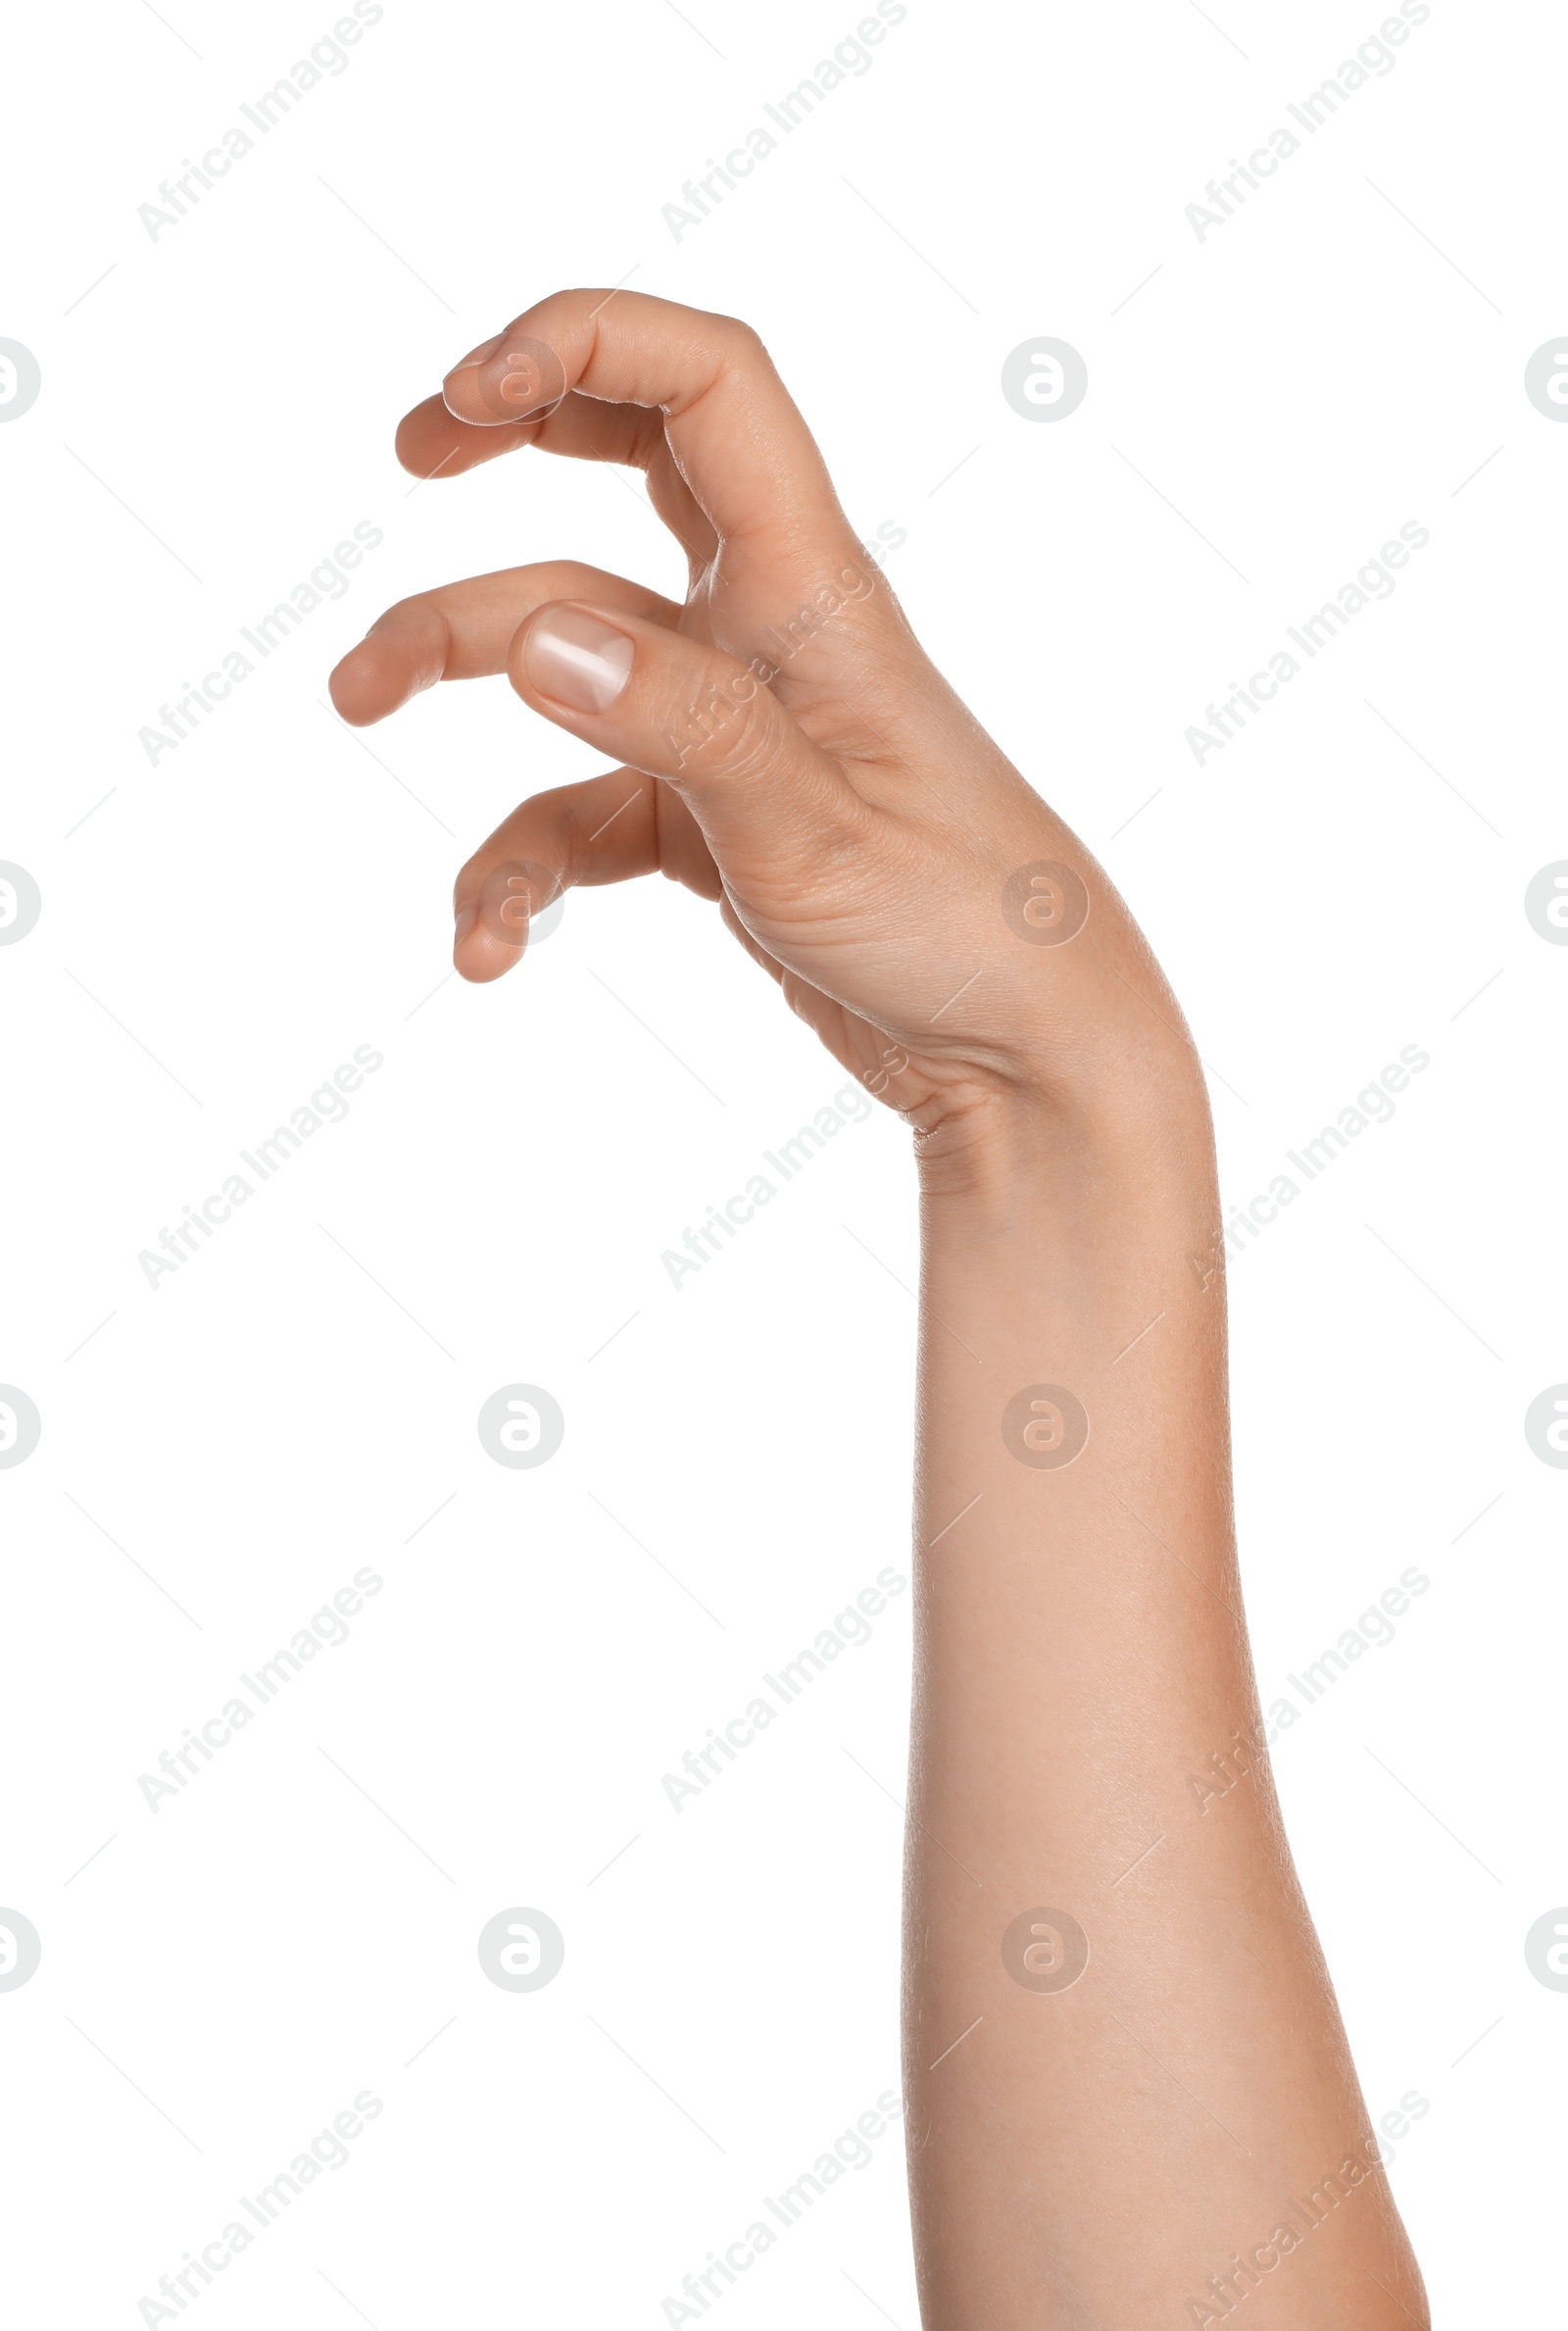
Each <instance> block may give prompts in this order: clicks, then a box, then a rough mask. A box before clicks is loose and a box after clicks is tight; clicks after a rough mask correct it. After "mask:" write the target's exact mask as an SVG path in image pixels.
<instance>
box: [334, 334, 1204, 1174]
mask: <svg viewBox="0 0 1568 2331" xmlns="http://www.w3.org/2000/svg"><path fill="white" fill-rule="evenodd" d="M397 445H398V454H399V458H400V459H401V460H402V462H403V463H404V465H405V467H406V468H408V469H409V470H411V471H414V472H416V474H417V475H420V476H426V477H433V476H436V475H440V476H443V477H449V476H455V475H456V474H457V473H458V472H459V471H464V470H467V469H471V468H473V467H474V465H475V464H476V463H479V462H484V461H489V460H491V459H492V458H493V457H494V456H496V455H497V454H502V453H510V452H514V451H516V450H518V449H520V448H521V447H523V446H529V445H532V446H537V447H539V448H541V449H542V450H543V451H545V452H547V453H560V454H565V455H568V456H571V457H573V458H575V459H578V460H584V461H610V462H620V463H625V464H628V465H630V466H633V467H635V468H638V469H641V470H643V471H645V472H646V474H647V478H648V489H649V494H650V498H651V499H652V502H653V505H654V507H655V509H656V510H657V511H658V513H659V515H660V517H661V518H662V520H663V521H664V522H665V524H666V525H667V526H668V527H669V528H670V530H671V532H672V533H673V534H674V535H675V537H676V538H677V540H678V541H679V542H680V544H681V546H682V548H683V549H684V551H685V553H686V557H687V563H688V574H689V579H688V584H687V591H686V597H685V600H684V602H683V603H681V604H677V603H676V602H674V601H673V600H669V599H664V598H662V597H660V596H659V595H658V594H657V593H655V592H653V591H650V590H647V589H645V588H644V587H643V586H642V585H641V584H638V583H634V582H631V581H629V580H627V579H626V578H625V577H624V576H621V575H616V574H608V573H605V572H602V571H600V570H596V569H593V568H588V567H578V566H571V565H563V564H552V565H541V566H532V567H517V568H513V569H511V570H508V571H506V572H504V573H499V574H489V575H482V576H477V577H475V578H473V579H472V580H469V581H466V582H460V583H453V584H449V585H447V586H446V587H445V588H443V589H440V590H435V591H429V592H425V593H421V594H420V595H419V596H418V597H417V598H413V599H406V600H403V601H402V602H400V603H399V605H397V606H396V607H393V608H391V609H390V610H389V611H388V612H387V614H385V615H384V616H382V617H381V618H380V620H378V621H377V622H376V623H375V624H373V625H372V627H371V629H370V631H369V633H368V636H367V637H366V638H365V639H364V640H363V641H362V642H361V644H360V645H359V646H358V647H357V648H355V649H354V650H352V651H351V653H350V654H349V655H348V656H346V657H345V658H344V660H343V662H342V663H341V664H340V665H339V666H338V667H337V670H335V671H334V672H333V674H332V678H331V692H332V698H333V702H334V703H335V704H336V706H337V709H338V711H339V712H340V713H341V714H342V715H343V717H344V719H348V720H351V721H354V722H356V723H365V722H368V721H372V720H379V719H384V718H385V717H386V715H387V714H389V713H391V712H394V711H396V709H397V708H398V707H399V706H400V705H402V704H405V703H407V701H408V699H409V698H410V697H411V696H412V695H414V694H415V693H416V691H417V690H418V689H421V688H426V687H429V686H431V685H432V684H433V683H434V682H435V681H436V680H439V679H467V678H472V677H474V676H476V675H478V674H480V673H487V672H499V671H503V670H504V671H506V673H507V674H508V676H509V678H510V679H511V682H512V685H513V687H514V688H515V690H516V692H517V694H518V695H519V696H520V697H521V698H522V700H523V702H524V703H525V704H527V705H529V706H531V707H532V708H533V710H534V711H535V712H538V713H540V714H542V715H543V716H544V717H545V719H549V720H552V721H554V722H555V723H556V724H557V726H558V727H562V728H564V729H566V730H568V731H569V732H570V734H572V735H573V736H579V737H581V738H582V739H583V740H584V742H585V743H587V744H591V745H593V746H595V747H597V748H599V749H600V750H601V751H603V752H605V753H607V754H609V755H612V756H614V757H617V758H618V760H619V761H620V763H621V764H622V766H620V767H618V768H615V769H610V770H608V771H606V772H605V773H604V774H602V775H600V776H596V777H590V778H588V779H587V780H585V781H584V782H582V783H580V784H573V785H564V786H561V787H558V788H557V789H555V790H554V791H552V792H548V793H543V794H539V795H536V796H535V797H534V798H533V799H532V800H529V801H526V802H524V803H523V804H522V805H521V806H520V807H519V808H518V809H516V810H515V811H514V813H513V815H512V816H511V817H510V818H508V819H507V820H506V822H505V823H504V824H503V825H501V826H500V827H499V828H498V829H497V831H496V832H495V833H494V834H492V835H491V837H490V839H489V840H488V841H487V842H486V843H485V844H484V845H483V847H482V848H481V849H480V850H479V851H478V852H477V853H476V854H475V855H474V856H473V857H472V858H471V859H470V860H469V861H468V863H467V865H466V867H465V868H463V870H462V872H461V873H460V874H459V876H458V879H457V885H456V892H455V908H456V917H457V921H456V944H455V951H454V960H455V962H456V964H457V967H458V969H459V970H460V971H461V972H462V973H463V974H464V976H465V977H466V978H468V979H474V980H487V979H494V978H498V977H499V976H500V974H501V973H502V972H503V971H506V970H509V969H510V968H511V967H512V966H513V965H514V964H515V963H516V962H517V961H518V960H519V958H520V956H521V955H522V953H523V951H524V948H525V944H526V926H527V918H528V915H529V914H530V913H531V912H532V913H537V912H539V911H540V910H541V909H542V907H543V906H544V905H545V904H547V903H548V902H549V900H550V899H551V898H552V897H554V896H555V895H557V893H558V892H559V890H560V889H562V888H564V887H566V886H569V885H570V884H572V883H577V882H591V883H599V882H618V881H623V880H625V879H627V878H628V877H630V876H632V875H635V874H647V873H652V872H653V871H654V870H655V869H656V868H658V869H660V870H662V872H663V873H665V874H667V875H669V876H670V877H671V878H672V879H674V880H676V881H680V882H683V883H685V884H686V886H687V887H688V888H689V889H691V890H694V891H696V892H697V893H698V894H699V895H700V896H701V897H703V898H707V899H712V900H716V901H717V902H718V903H719V905H720V911H721V913H722V915H723V918H724V920H725V922H726V923H727V924H728V925H729V928H730V929H731V930H732V931H733V932H734V934H735V936H736V937H737V938H738V939H739V940H740V942H741V944H742V945H743V946H744V947H745V948H746V949H747V951H748V953H749V954H751V955H752V956H753V957H754V958H755V959H756V961H757V962H758V963H760V965H761V966H762V967H763V968H764V969H766V970H768V971H769V972H771V973H772V975H773V977H774V978H775V979H777V980H778V981H779V983H780V985H781V987H782V989H783V992H784V996H785V1000H786V1002H788V1003H789V1004H790V1006H791V1007H792V1008H793V1010H795V1011H796V1012H797V1013H799V1014H800V1016H801V1017H803V1018H804V1019H805V1020H807V1021H808V1022H809V1025H810V1026H811V1027H812V1028H814V1029H815V1031H816V1033H817V1034H818V1035H819V1036H820V1038H821V1039H822V1041H823V1043H824V1044H825V1045H826V1046H827V1048H828V1050H829V1051H830V1052H831V1053H832V1054H833V1056H834V1058H835V1059H836V1060H837V1061H839V1062H840V1063H841V1064H842V1065H843V1066H845V1067H846V1068H848V1069H850V1070H851V1071H852V1072H853V1073H854V1074H855V1075H856V1076H858V1078H860V1079H861V1080H862V1081H863V1082H864V1083H865V1084H866V1085H867V1086H868V1088H869V1089H870V1090H871V1091H872V1092H874V1093H877V1094H878V1095H879V1096H880V1097H881V1098H883V1099H885V1100H886V1101H887V1102H888V1104H889V1105H890V1106H891V1107H893V1108H895V1109H897V1110H899V1111H900V1112H901V1114H903V1115H904V1116H906V1117H907V1119H908V1120H909V1121H910V1123H911V1124H912V1125H913V1126H914V1127H915V1129H916V1133H917V1136H918V1139H919V1144H920V1146H921V1149H922V1153H923V1154H926V1155H930V1154H938V1155H940V1154H943V1153H944V1151H954V1150H956V1151H959V1152H961V1151H962V1150H963V1149H964V1148H965V1147H967V1146H968V1145H969V1141H970V1139H971V1137H972V1136H973V1135H974V1134H975V1132H976V1131H977V1130H979V1129H981V1128H983V1126H984V1125H985V1124H986V1123H987V1122H988V1121H990V1120H992V1119H993V1118H994V1117H995V1116H997V1115H998V1113H999V1111H1001V1112H1002V1113H1003V1114H1005V1109H1006V1105H1007V1103H1008V1102H1009V1101H1011V1100H1017V1099H1019V1098H1022V1099H1023V1100H1025V1101H1027V1102H1031V1103H1033V1102H1038V1101H1040V1100H1042V1099H1045V1100H1053V1101H1060V1100H1064V1099H1065V1100H1070V1101H1074V1102H1076V1101H1079V1100H1081V1099H1083V1098H1084V1096H1085V1095H1086V1094H1087V1093H1090V1092H1095V1093H1099V1092H1102V1091H1105V1090H1108V1089H1111V1088H1114V1087H1118V1086H1119V1087H1121V1088H1123V1089H1125V1087H1126V1086H1127V1084H1128V1082H1129V1079H1131V1080H1133V1081H1137V1080H1139V1079H1140V1077H1142V1078H1143V1079H1144V1080H1145V1081H1147V1078H1148V1074H1149V1072H1150V1071H1151V1070H1152V1068H1154V1067H1155V1066H1159V1067H1161V1068H1171V1067H1174V1069H1175V1073H1176V1074H1177V1076H1178V1077H1179V1078H1180V1079H1181V1080H1182V1081H1183V1082H1184V1083H1185V1085H1186V1086H1187V1088H1188V1089H1189V1090H1196V1089H1197V1087H1196V1078H1195V1076H1194V1074H1193V1071H1194V1068H1195V1066H1196V1064H1195V1062H1194V1060H1193V1056H1192V1048H1191V1044H1190V1041H1189V1039H1188V1038H1187V1036H1186V1033H1185V1029H1184V1028H1183V1026H1182V1022H1181V1016H1180V1013H1179V1011H1178V1009H1177V1007H1176V1005H1175V1002H1174V1000H1173V998H1172V997H1171V995H1170V993H1169V990H1168V989H1167V988H1166V986H1165V984H1164V981H1163V979H1162V978H1161V976H1160V974H1159V972H1158V969H1157V967H1155V966H1154V964H1153V962H1152V959H1151V957H1150V955H1149V952H1148V950H1147V948H1146V947H1145V945H1144V943H1143V941H1142V939H1141V936H1140V935H1139V933H1138V932H1137V930H1136V928H1135V926H1134V925H1133V923H1132V921H1131V918H1130V917H1129V916H1128V915H1127V912H1126V910H1125V908H1124V907H1123V906H1122V904H1121V902H1120V900H1119V899H1118V898H1117V897H1116V894H1115V892H1114V891H1113V890H1112V888H1111V886H1110V884H1109V883H1108V881H1107V880H1106V878H1105V876H1104V874H1103V872H1102V871H1101V870H1100V868H1099V867H1098V866H1096V865H1095V863H1094V861H1093V860H1092V859H1091V858H1090V857H1089V855H1088V853H1087V852H1086V851H1085V850H1084V848H1083V846H1082V845H1081V844H1080V843H1079V842H1078V841H1077V840H1076V839H1075V838H1074V837H1073V835H1072V834H1071V833H1070V832H1069V831H1068V830H1067V828H1066V827H1065V826H1064V825H1063V824H1062V822H1061V821H1060V819H1059V818H1056V817H1055V816H1054V814H1053V813H1052V811H1051V810H1050V809H1048V808H1047V806H1046V805H1045V803H1044V802H1043V801H1042V800H1041V799H1040V797H1039V796H1038V794H1036V793H1035V792H1034V791H1033V789H1032V788H1031V786H1030V785H1028V784H1027V783H1026V782H1025V781H1024V779H1023V777H1021V776H1020V775H1019V773H1018V771H1017V770H1016V769H1014V768H1013V767H1012V766H1011V765H1010V763H1009V762H1008V761H1007V760H1006V759H1005V756H1004V755H1003V754H1002V753H1001V752H1000V751H999V750H998V748H997V746H996V745H995V744H994V743H993V742H992V741H991V739H990V738H989V737H988V736H987V735H986V734H985V733H984V731H983V730H982V729H981V728H980V726H979V725H978V723H977V722H976V721H975V720H974V719H973V718H972V716H971V715H970V714H969V713H968V712H967V711H966V710H965V708H964V706H963V705H962V704H960V703H959V701H958V700H957V698H956V696H955V695H954V693H953V691H952V690H951V689H950V688H949V687H948V685H947V683H946V682H945V681H944V680H943V679H942V677H941V675H940V674H939V673H938V672H937V671H936V670H934V668H933V667H932V665H931V664H930V662H929V661H928V659H927V658H926V656H925V655H924V654H923V652H922V651H921V649H920V647H919V645H918V643H917V641H916V640H915V638H914V636H913V634H912V632H911V631H910V629H909V626H908V624H907V620H906V619H905V617H904V614H903V611H902V610H901V608H900V607H899V604H898V602H897V600H896V599H895V597H894V595H893V593H892V591H891V590H890V589H889V587H888V584H887V582H886V580H885V578H884V577H883V575H882V574H881V572H880V571H879V570H878V568H877V566H876V565H875V563H874V561H873V560H872V559H871V558H870V557H869V555H868V553H867V552H866V551H865V550H864V549H863V548H862V547H861V545H860V543H859V542H858V539H857V537H856V535H855V532H854V530H853V529H852V527H851V526H850V523H849V521H848V520H847V519H846V517H845V515H844V512H843V510H842V509H841V508H840V506H839V502H838V499H837V497H836V495H835V493H834V491H833V487H832V483H831V481H830V479H829V477H828V474H827V471H826V469H825V468H824V466H823V462H822V458H821V455H820V454H819V452H818V451H817V448H816V446H815V444H814V442H813V440H812V438H811V436H810V433H809V430H808V428H807V426H806V423H805V422H804V421H803V420H802V418H801V416H800V414H799V412H798V411H797V410H796V407H795V405H794V404H793V403H792V401H791V399H790V397H789V395H788V393H787V391H786V390H785V388H784V386H783V383H782V382H781V381H780V379H779V377H778V375H777V373H776V372H774V370H773V367H772V364H771V363H770V361H769V359H768V357H767V354H766V351H765V350H764V349H763V347H762V345H761V343H760V340H759V339H758V337H757V335H756V333H755V332H753V331H752V330H750V329H749V327H748V326H746V325H745V324H743V323H739V322H735V321H733V320H732V319H730V318H727V317H721V316H709V315H704V314H701V313H699V312H698V311H696V310H693V309H687V308H680V307H675V306H672V305H670V304H669V303H667V302H665V301H662V300H656V299H648V298H643V297H641V296H639V295H638V294H636V293H626V292H621V293H616V294H613V295H612V294H610V293H607V292H597V291H566V292H558V293H556V294H555V295H554V296H553V297H551V298H550V299H547V300H545V301H543V302H542V303H541V304H540V305H539V306H537V307H534V308H530V309H528V310H526V311H525V312H524V313H523V314H522V315H521V316H519V317H518V318H517V320H516V321H515V322H514V323H512V324H510V325H509V326H508V328H507V329H506V331H504V332H502V333H501V334H499V335H498V337H497V338H496V339H494V340H492V341H489V342H487V343H486V344H485V345H484V346H483V347H481V348H477V349H475V350H474V351H473V352H472V354H471V355H469V356H467V357H466V358H465V359H464V360H463V362H462V363H461V364H460V365H459V366H458V367H457V368H456V370H455V371H453V372H450V373H449V374H448V376H447V378H446V381H445V383H444V386H443V392H442V395H441V396H439V397H431V398H430V399H428V400H427V401H426V402H425V403H424V404H422V405H419V406H417V408H416V409H415V411H414V412H413V413H411V414H409V415H408V417H407V418H406V420H405V421H404V422H403V423H402V426H401V428H400V429H399V432H398V440H397ZM1043 661H1044V659H1043Z"/></svg>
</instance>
